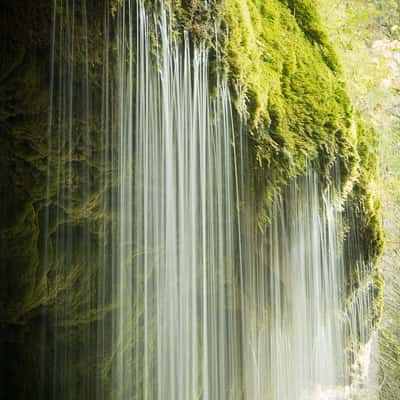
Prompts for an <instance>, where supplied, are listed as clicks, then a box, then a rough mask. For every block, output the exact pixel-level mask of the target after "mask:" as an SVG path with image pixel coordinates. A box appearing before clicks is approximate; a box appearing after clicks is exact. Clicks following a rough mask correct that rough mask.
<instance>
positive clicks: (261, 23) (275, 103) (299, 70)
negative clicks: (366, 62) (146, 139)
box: [221, 0, 358, 199]
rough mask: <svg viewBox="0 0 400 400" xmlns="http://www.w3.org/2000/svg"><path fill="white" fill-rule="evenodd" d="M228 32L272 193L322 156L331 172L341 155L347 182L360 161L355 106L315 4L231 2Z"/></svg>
mask: <svg viewBox="0 0 400 400" xmlns="http://www.w3.org/2000/svg"><path fill="white" fill-rule="evenodd" d="M221 30H222V31H226V32H227V34H226V35H225V36H224V37H223V39H224V40H223V62H224V65H225V67H226V69H227V70H228V71H229V72H228V79H229V82H230V85H231V87H232V89H233V90H232V93H237V96H236V97H235V107H236V110H237V111H238V112H239V113H240V114H241V115H242V118H243V119H244V120H245V121H246V125H247V127H248V129H249V134H250V137H251V139H250V142H251V144H252V146H254V152H255V159H256V162H255V164H254V174H256V175H260V176H263V180H264V186H265V188H266V192H267V193H266V194H265V198H267V199H270V198H271V195H270V193H268V192H269V191H271V190H276V189H279V188H280V187H281V186H282V185H283V184H285V183H286V182H287V181H288V179H289V178H290V177H292V176H296V175H299V174H301V173H303V172H304V171H305V169H306V167H307V165H309V163H310V161H312V160H316V159H318V160H319V165H320V168H321V170H322V174H323V175H326V176H328V175H329V174H328V171H329V170H330V168H331V167H332V166H333V164H334V163H335V160H337V159H338V160H339V161H340V163H341V167H342V168H341V171H342V175H343V182H346V181H347V179H349V178H350V177H351V176H352V175H353V173H354V169H355V166H356V164H357V161H358V157H357V149H356V137H355V134H354V130H353V129H352V106H351V103H350V100H349V97H348V96H347V93H346V89H345V86H344V83H343V82H342V79H341V75H340V71H339V68H338V66H337V59H336V56H335V54H334V53H333V52H332V50H331V46H330V44H329V43H328V41H327V38H326V35H325V33H324V31H323V29H322V27H321V24H320V21H319V18H318V15H317V13H316V11H315V8H314V6H313V5H312V4H311V2H307V1H302V2H296V12H295V11H294V9H293V8H292V7H291V5H290V4H289V3H287V2H282V1H278V0H273V1H268V2H264V1H257V0H247V1H239V0H229V1H227V3H226V8H225V9H224V10H223V27H222V29H221Z"/></svg>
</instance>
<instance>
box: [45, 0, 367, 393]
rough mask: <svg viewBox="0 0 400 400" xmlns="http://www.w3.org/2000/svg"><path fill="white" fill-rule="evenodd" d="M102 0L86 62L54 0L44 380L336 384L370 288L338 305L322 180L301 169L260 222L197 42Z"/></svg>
mask: <svg viewBox="0 0 400 400" xmlns="http://www.w3.org/2000/svg"><path fill="white" fill-rule="evenodd" d="M104 7H105V12H104V18H103V20H102V22H101V27H100V30H101V32H102V37H103V44H104V47H103V50H102V56H101V59H102V63H101V66H100V67H98V68H97V70H96V69H94V70H91V69H90V63H89V58H91V57H92V56H91V55H90V54H89V53H90V51H92V50H91V48H90V44H91V41H92V40H94V39H93V38H92V37H91V36H90V35H89V34H88V30H87V18H88V17H87V7H86V3H85V1H79V2H78V1H77V2H75V1H74V0H55V14H54V33H53V46H54V55H55V59H56V60H57V62H55V61H54V62H53V75H52V88H53V90H52V103H51V104H52V107H51V112H50V115H51V118H50V124H49V125H50V129H49V150H50V155H51V156H50V157H49V168H48V182H47V190H48V192H47V197H48V199H47V200H48V207H47V209H46V210H47V211H46V213H45V218H44V237H45V238H46V244H45V246H44V258H43V260H44V266H45V268H46V269H47V270H48V286H49V287H57V289H56V292H54V293H52V294H51V293H50V294H49V304H52V301H53V302H55V304H56V305H55V306H54V307H53V308H54V312H53V314H52V317H53V318H49V319H50V320H51V323H50V326H49V327H47V329H48V331H49V332H52V337H53V338H54V339H53V340H54V345H53V347H52V349H53V352H52V353H51V357H49V360H47V361H43V367H42V368H47V369H53V370H54V373H53V374H52V375H51V376H52V380H53V384H52V385H51V388H52V390H51V393H50V394H48V395H47V396H48V397H49V398H54V399H56V398H57V399H71V400H72V399H76V398H82V399H93V398H96V399H121V400H131V399H135V400H142V399H143V400H153V399H154V400H156V399H157V400H195V399H202V400H223V399H227V400H242V399H243V400H259V399H266V400H294V399H296V400H300V399H344V398H346V397H345V396H346V394H345V386H346V385H348V384H349V382H350V372H351V371H350V367H349V366H348V365H347V364H348V362H347V357H346V351H345V348H346V347H347V346H348V341H349V336H350V337H355V338H358V337H359V336H360V335H364V336H367V335H368V334H369V331H366V330H363V331H362V332H363V333H360V330H362V329H363V328H362V327H364V324H363V322H364V319H365V316H366V315H368V309H369V307H370V306H369V301H368V300H366V295H364V294H363V293H364V292H363V291H362V290H359V291H358V292H357V293H358V294H357V295H355V297H354V301H352V302H350V305H349V306H348V309H346V304H345V299H346V296H347V294H346V293H347V292H346V276H345V257H344V250H343V224H342V212H341V210H340V209H339V207H338V206H336V205H335V196H336V195H333V194H331V193H330V191H329V190H326V189H323V188H322V187H321V186H320V179H319V177H318V175H317V174H315V173H313V172H310V173H308V174H307V176H306V177H304V178H299V179H297V180H293V181H292V182H291V183H290V184H289V186H288V187H287V188H286V189H284V190H283V191H282V193H277V194H276V196H275V201H274V204H273V207H272V209H271V210H270V215H271V221H270V223H269V224H266V225H265V226H260V225H259V223H258V222H257V221H258V217H257V215H256V214H257V213H256V203H257V204H258V202H259V200H258V199H257V201H256V199H255V198H253V197H254V196H253V195H252V193H256V192H258V191H259V190H258V188H256V187H255V184H253V183H252V182H253V179H252V177H251V173H249V172H248V171H249V168H248V167H249V165H252V160H247V157H246V152H247V150H246V149H247V135H246V133H245V132H246V130H245V128H243V126H242V128H241V129H240V130H239V131H238V132H235V126H236V125H240V124H236V125H235V124H234V119H235V117H234V114H233V111H232V110H233V109H232V104H231V100H230V93H229V90H228V87H227V85H226V84H225V83H224V80H223V79H221V77H220V76H219V75H218V74H217V76H216V77H215V78H214V79H215V81H213V82H210V79H209V76H210V73H209V71H210V65H209V59H210V57H209V51H208V50H207V48H205V46H204V45H201V44H200V45H198V46H193V44H192V43H191V41H190V38H189V37H188V35H187V34H185V35H184V36H183V37H182V38H180V37H177V36H176V34H174V32H173V29H172V26H171V23H170V21H169V17H168V10H167V9H165V8H163V7H162V6H161V5H159V7H156V9H157V11H156V12H155V13H154V14H147V13H146V12H145V8H144V6H143V4H142V2H136V1H129V0H127V1H125V2H122V4H121V5H120V6H119V7H118V9H117V12H116V15H115V16H114V17H110V16H109V10H110V4H109V3H108V2H107V1H105V2H104ZM78 30H79V31H78ZM77 32H79V35H77ZM77 37H79V38H82V37H83V38H85V40H84V42H83V43H82V42H77V40H76V38H77ZM216 44H217V47H218V43H216ZM97 51H98V49H97ZM96 54H97V53H96ZM214 58H217V64H218V53H217V55H216V57H214ZM54 66H56V67H55V68H54ZM217 69H218V68H217ZM99 71H100V72H99ZM96 74H97V75H96ZM92 76H95V79H97V80H94V81H92V78H91V77H92ZM99 82H100V83H101V84H100V85H99ZM210 87H213V91H212V93H211V91H210ZM354 246H355V247H354V249H353V250H352V251H353V252H354V253H355V254H358V253H359V252H360V248H361V247H360V246H359V244H357V243H355V244H354ZM362 265H363V264H360V267H359V268H360V273H361V272H362V271H363V270H362V268H363V267H362ZM51 276H54V277H55V278H54V279H53V278H51ZM367 292H368V291H365V293H367ZM349 310H350V311H349ZM347 316H348V318H347ZM349 327H350V328H349ZM46 335H48V332H47V331H46V332H44V337H45V336H46ZM45 392H46V390H45V389H44V392H43V393H45ZM43 398H45V395H44V396H43Z"/></svg>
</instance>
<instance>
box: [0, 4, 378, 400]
mask: <svg viewBox="0 0 400 400" xmlns="http://www.w3.org/2000/svg"><path fill="white" fill-rule="evenodd" d="M81 3H82V1H80V0H76V4H77V9H79V6H80V4H81ZM119 3H120V1H119V0H118V1H111V2H107V3H106V2H104V1H95V0H87V1H86V6H87V13H88V20H89V21H90V23H89V24H88V26H87V28H88V42H87V43H88V56H89V62H88V65H89V74H90V79H91V80H92V81H94V82H95V81H96V80H97V79H101V65H102V63H103V59H102V57H103V52H102V48H103V36H102V34H100V32H101V25H102V23H103V19H104V12H106V13H107V14H108V15H109V17H110V21H111V24H110V25H111V26H112V24H113V18H115V16H114V14H115V10H116V7H118V4H119ZM170 3H171V9H172V12H173V19H174V26H175V29H176V34H177V36H178V37H179V36H181V35H182V32H183V30H188V31H189V32H190V34H191V37H192V40H193V42H200V41H206V42H207V43H208V45H209V47H210V48H211V51H210V56H211V57H212V58H213V59H214V62H213V63H212V64H211V73H214V72H215V69H216V67H217V57H216V55H217V54H219V61H218V63H220V64H221V65H222V66H223V70H224V73H225V74H226V79H227V80H228V83H229V86H230V88H231V93H232V96H233V100H234V105H235V109H236V116H237V121H238V123H240V122H239V121H242V123H243V125H244V126H245V129H246V130H247V132H248V140H249V154H250V161H251V167H250V174H251V175H252V177H253V178H254V180H255V181H256V182H257V192H258V193H257V197H258V202H259V206H258V214H259V218H260V221H261V222H262V223H267V222H268V209H269V206H270V204H271V201H272V199H273V196H274V193H276V191H277V190H280V188H282V187H283V186H284V185H285V184H286V183H287V182H288V181H289V179H290V178H291V177H294V176H297V175H301V174H303V173H304V172H305V170H306V168H307V166H309V165H310V164H311V165H314V166H315V167H316V168H318V169H319V170H320V173H321V175H322V176H324V177H326V178H327V179H329V177H330V176H331V173H332V171H333V168H334V166H336V167H337V165H339V170H340V175H341V186H342V188H343V193H344V195H343V196H344V197H346V198H347V202H348V204H349V207H351V208H355V209H356V210H357V212H356V220H357V223H358V224H359V232H361V237H362V242H363V243H365V245H366V249H367V251H366V254H367V255H368V257H370V258H371V259H372V260H373V261H376V259H377V257H378V255H379V254H380V251H381V247H382V234H381V231H380V225H379V219H378V214H377V213H378V209H379V206H378V204H377V200H376V197H375V195H374V190H373V184H372V182H373V180H374V179H375V178H376V176H375V171H376V159H375V156H374V152H375V146H376V143H375V141H376V139H375V134H374V132H373V131H371V130H369V129H366V128H364V127H362V124H361V123H359V122H357V119H356V118H355V116H354V115H353V110H352V106H351V104H350V101H349V98H348V96H347V94H346V88H345V85H344V83H343V80H342V76H341V71H340V66H339V65H338V61H337V58H336V56H335V54H334V52H333V51H332V48H331V46H330V44H329V40H328V38H327V37H326V34H325V32H324V29H323V28H322V27H321V23H320V20H319V17H318V15H317V13H316V11H315V8H314V6H313V2H312V1H311V0H296V1H294V0H287V1H285V0H270V1H263V0H225V1H219V0H216V1H209V2H208V6H206V5H205V4H206V2H204V1H203V0H196V1H186V0H180V1H178V0H170ZM146 4H147V6H148V7H149V8H151V7H153V2H152V1H146ZM52 5H53V2H52V1H50V0H38V1H27V0H8V1H3V2H2V3H1V5H0V31H1V57H0V201H1V203H0V204H1V207H0V213H1V214H0V241H1V242H0V263H1V264H0V346H1V347H0V351H1V357H2V358H3V360H2V362H1V365H2V368H3V371H0V376H1V377H2V379H5V381H4V382H1V383H0V387H1V388H5V389H4V390H3V392H2V393H0V398H4V399H10V398H13V399H26V398H30V399H32V398H41V397H40V393H39V392H38V391H37V387H38V382H39V381H40V380H41V379H42V377H41V375H40V368H37V366H38V365H39V362H40V358H41V356H42V352H43V351H44V350H43V348H42V347H41V343H44V342H46V340H47V339H49V341H51V340H52V339H51V337H48V335H50V333H49V332H47V331H43V330H42V329H41V326H42V325H43V320H42V318H43V315H49V314H51V312H52V311H51V310H52V309H54V307H56V306H57V304H58V303H60V298H61V297H66V296H68V294H67V293H68V290H67V286H68V285H66V284H65V282H64V286H63V283H62V282H61V281H62V279H63V277H61V278H60V277H57V272H56V271H57V270H56V268H54V270H52V271H51V270H43V268H42V267H41V265H42V263H41V251H40V246H41V243H44V242H45V241H46V240H47V238H43V229H42V225H41V221H42V220H43V215H44V210H45V209H46V207H48V208H50V209H52V207H53V208H55V207H57V206H58V205H57V204H56V201H55V200H54V199H53V198H52V196H53V195H54V188H53V187H48V186H47V178H46V175H47V168H48V159H49V157H51V159H52V160H55V159H56V158H57V157H60V155H59V154H58V155H57V154H56V153H54V154H49V147H48V143H47V130H48V112H49V98H50V79H51V78H50V75H51V72H50V53H51V43H50V42H51V26H52V13H53V11H52ZM215 27H217V32H218V40H219V45H218V52H217V51H216V50H217V49H216V43H215ZM84 31H85V29H83V27H82V26H79V23H78V25H77V27H76V35H77V43H79V35H82V36H83V32H84ZM110 35H112V29H110ZM83 40H84V38H83V37H82V40H81V41H82V42H83ZM80 51H81V48H77V51H76V54H77V55H78V56H77V58H76V63H77V68H81V67H82V65H79V64H82V62H83V61H82V59H81V57H79V54H81V53H80ZM57 62H58V63H60V62H62V60H61V59H60V58H57V54H56V64H57ZM56 69H57V68H56ZM94 86H95V85H94ZM94 90H96V89H94ZM93 97H94V98H96V96H93ZM98 97H100V96H98ZM98 119H99V116H96V115H94V116H93V123H92V126H93V137H94V142H93V143H94V144H93V148H91V149H90V150H88V149H82V148H80V149H78V148H77V149H75V151H76V152H77V154H78V153H79V157H76V160H75V161H76V177H77V179H79V171H80V169H81V168H82V166H83V165H85V166H86V167H87V164H88V160H87V159H85V157H86V158H87V157H88V156H89V155H93V154H96V152H99V151H100V150H101V149H100V147H101V143H98V144H96V137H97V136H96V128H95V127H96V126H98V123H99V122H98ZM86 167H85V168H86ZM107 168H109V167H108V166H104V165H103V166H101V165H97V164H96V163H94V164H93V163H92V164H91V168H90V175H91V178H92V179H91V180H92V181H93V182H96V181H97V180H98V176H99V175H100V174H104V171H105V170H107ZM102 190H103V191H104V190H105V189H104V188H103V189H102ZM48 194H50V198H51V200H50V204H48V203H46V198H47V196H48ZM101 197H102V193H100V189H99V192H97V193H93V195H92V196H91V198H90V199H80V201H74V202H73V203H71V204H73V205H74V207H73V208H72V209H70V210H67V213H66V220H67V221H69V223H70V224H72V225H73V227H74V228H73V229H75V228H76V229H78V230H79V226H80V224H81V222H82V221H89V222H90V223H91V224H92V226H93V240H94V241H95V240H96V234H97V233H98V232H96V226H97V222H98V220H99V219H101V218H102V217H103V216H102V215H101V213H100V205H99V204H100V201H101ZM54 229H55V230H56V229H57V227H55V228H54ZM78 261H79V260H78ZM76 264H77V265H78V264H79V262H77V263H76ZM374 273H376V275H377V278H376V282H377V287H378V286H379V283H380V278H379V273H378V270H376V271H375V272H374ZM350 274H351V271H350V272H349V276H350ZM75 281H76V278H75ZM75 281H73V282H69V284H70V285H71V286H73V285H74V282H75ZM67 283H68V282H67ZM73 293H74V294H76V292H73ZM379 296H380V292H379V291H378V292H377V295H376V297H377V298H379ZM85 301H87V299H86V300H85ZM377 308H379V306H377ZM376 314H377V315H378V314H379V312H378V311H376ZM73 317H74V316H72V318H73ZM75 318H76V319H79V318H78V316H75ZM4 360H6V361H4ZM1 396H3V397H1Z"/></svg>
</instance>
